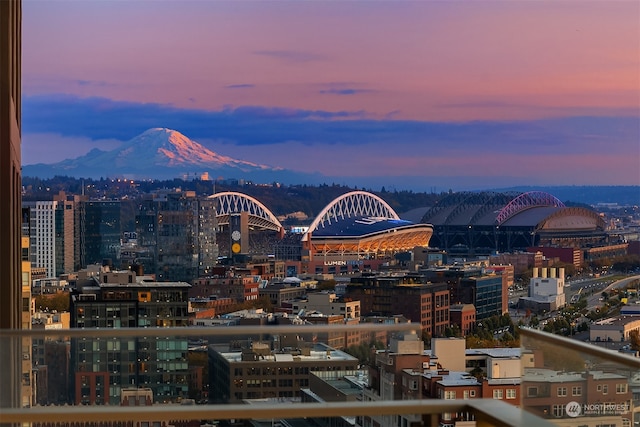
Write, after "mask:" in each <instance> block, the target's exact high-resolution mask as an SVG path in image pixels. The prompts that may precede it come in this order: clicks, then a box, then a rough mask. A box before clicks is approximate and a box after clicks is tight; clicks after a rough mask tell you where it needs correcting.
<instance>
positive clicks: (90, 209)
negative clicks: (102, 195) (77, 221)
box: [81, 200, 121, 267]
mask: <svg viewBox="0 0 640 427" xmlns="http://www.w3.org/2000/svg"><path fill="white" fill-rule="evenodd" d="M81 204H82V205H83V208H82V209H83V215H82V216H83V218H84V224H82V225H81V227H82V228H81V229H82V230H83V233H82V234H83V235H84V244H83V245H82V247H83V249H84V259H83V264H82V267H85V266H87V265H90V264H101V263H102V262H103V261H104V260H106V259H110V260H111V261H112V262H113V264H114V265H116V263H117V261H118V259H119V258H120V240H121V230H120V202H119V201H117V200H89V201H84V202H83V203H81Z"/></svg>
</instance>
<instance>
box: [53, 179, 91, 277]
mask: <svg viewBox="0 0 640 427" xmlns="http://www.w3.org/2000/svg"><path fill="white" fill-rule="evenodd" d="M82 199H83V198H82V196H74V195H67V194H65V193H64V192H63V191H61V192H60V193H59V194H58V195H56V196H53V200H54V202H57V206H56V211H55V248H56V254H55V264H56V276H60V275H61V274H65V273H71V272H73V271H77V270H79V269H81V268H83V267H84V266H83V265H81V263H80V252H81V250H80V236H81V234H82V233H81V232H80V230H81V229H80V224H81V223H80V221H79V215H78V210H79V209H78V207H79V205H80V201H81V200H82Z"/></svg>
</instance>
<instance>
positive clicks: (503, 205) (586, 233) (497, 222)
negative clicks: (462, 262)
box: [421, 191, 606, 256]
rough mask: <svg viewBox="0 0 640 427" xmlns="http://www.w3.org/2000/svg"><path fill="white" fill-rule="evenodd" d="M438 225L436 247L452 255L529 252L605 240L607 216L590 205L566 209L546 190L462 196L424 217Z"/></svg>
mask: <svg viewBox="0 0 640 427" xmlns="http://www.w3.org/2000/svg"><path fill="white" fill-rule="evenodd" d="M421 222H423V223H429V224H432V225H433V228H434V234H433V238H432V241H431V243H432V246H435V247H438V248H440V249H443V250H445V251H447V252H448V253H450V254H452V255H459V256H476V255H490V254H492V253H495V252H513V251H526V250H527V248H529V247H535V246H568V245H569V246H574V247H582V246H585V245H590V244H600V243H601V242H602V241H603V239H604V238H605V236H606V233H605V224H604V221H603V220H602V218H600V217H599V216H598V214H597V213H595V212H594V211H592V210H590V209H588V208H586V207H567V206H565V205H564V203H562V202H561V201H560V200H558V199H557V198H556V197H555V196H553V195H551V194H549V193H545V192H542V191H530V192H524V193H517V192H506V193H495V192H460V193H453V194H450V195H449V196H447V197H445V198H444V199H442V200H440V201H439V202H438V203H437V204H436V205H434V206H432V207H431V208H430V209H429V210H428V211H427V212H426V213H425V215H424V216H423V217H422V221H421Z"/></svg>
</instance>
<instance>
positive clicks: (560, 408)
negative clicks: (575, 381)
mask: <svg viewBox="0 0 640 427" xmlns="http://www.w3.org/2000/svg"><path fill="white" fill-rule="evenodd" d="M564 407H565V405H553V416H554V417H558V418H560V417H562V416H564Z"/></svg>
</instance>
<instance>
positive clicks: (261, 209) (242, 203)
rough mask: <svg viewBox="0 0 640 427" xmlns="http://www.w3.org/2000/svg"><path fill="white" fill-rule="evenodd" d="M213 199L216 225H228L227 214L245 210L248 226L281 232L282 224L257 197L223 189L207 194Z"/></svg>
mask: <svg viewBox="0 0 640 427" xmlns="http://www.w3.org/2000/svg"><path fill="white" fill-rule="evenodd" d="M208 199H213V200H215V201H216V202H217V203H216V216H217V218H218V225H227V226H228V225H229V216H230V215H232V214H239V213H242V212H247V213H248V214H249V226H251V227H257V228H259V229H262V230H272V231H276V232H281V231H282V230H283V227H282V224H281V223H280V221H278V218H276V216H275V215H274V214H273V213H271V211H270V210H269V209H267V207H266V206H265V205H263V204H262V203H260V201H258V200H257V199H255V198H253V197H251V196H249V195H247V194H244V193H238V192H236V191H225V192H222V193H216V194H214V195H212V196H209V197H208Z"/></svg>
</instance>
